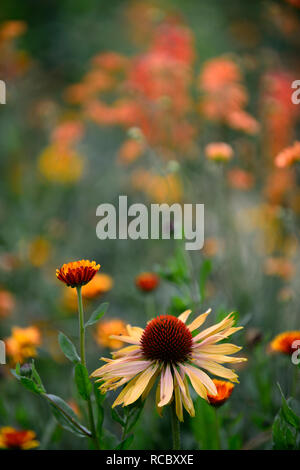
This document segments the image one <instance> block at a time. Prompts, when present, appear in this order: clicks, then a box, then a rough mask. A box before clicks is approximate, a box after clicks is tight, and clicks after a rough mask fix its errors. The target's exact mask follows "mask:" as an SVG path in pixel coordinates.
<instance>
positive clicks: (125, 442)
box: [116, 434, 134, 450]
mask: <svg viewBox="0 0 300 470" xmlns="http://www.w3.org/2000/svg"><path fill="white" fill-rule="evenodd" d="M133 439H134V435H133V434H130V436H128V437H126V439H124V440H123V441H122V442H120V444H119V445H118V446H117V447H116V450H126V449H129V447H130V446H131V444H132V442H133Z"/></svg>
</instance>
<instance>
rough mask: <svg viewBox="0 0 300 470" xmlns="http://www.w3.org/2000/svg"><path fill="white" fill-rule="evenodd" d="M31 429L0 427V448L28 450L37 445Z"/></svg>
mask: <svg viewBox="0 0 300 470" xmlns="http://www.w3.org/2000/svg"><path fill="white" fill-rule="evenodd" d="M35 437H36V434H35V432H33V431H29V430H26V431H18V430H17V429H14V428H12V427H9V426H5V427H2V428H0V449H15V450H17V449H18V450H28V449H34V448H35V447H38V446H39V442H38V441H37V440H36V439H35Z"/></svg>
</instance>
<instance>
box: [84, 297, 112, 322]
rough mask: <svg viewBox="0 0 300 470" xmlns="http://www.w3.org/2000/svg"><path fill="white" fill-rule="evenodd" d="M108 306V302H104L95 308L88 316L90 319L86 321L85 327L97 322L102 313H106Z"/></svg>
mask: <svg viewBox="0 0 300 470" xmlns="http://www.w3.org/2000/svg"><path fill="white" fill-rule="evenodd" d="M108 306H109V303H108V302H104V303H103V304H101V305H99V307H98V308H96V310H95V311H94V312H93V313H92V315H91V316H90V319H89V320H88V321H87V322H86V324H85V327H87V326H91V325H94V324H95V323H97V322H98V321H99V320H100V318H102V317H103V315H104V314H105V313H106V311H107V309H108Z"/></svg>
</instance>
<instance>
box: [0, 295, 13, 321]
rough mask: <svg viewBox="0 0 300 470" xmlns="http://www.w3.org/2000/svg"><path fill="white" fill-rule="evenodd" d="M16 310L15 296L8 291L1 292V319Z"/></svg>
mask: <svg viewBox="0 0 300 470" xmlns="http://www.w3.org/2000/svg"><path fill="white" fill-rule="evenodd" d="M14 308H15V299H14V296H13V295H12V294H11V293H10V292H9V291H7V290H4V289H1V290H0V318H4V317H8V316H9V315H11V313H12V311H13V309H14Z"/></svg>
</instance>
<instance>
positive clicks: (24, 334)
mask: <svg viewBox="0 0 300 470" xmlns="http://www.w3.org/2000/svg"><path fill="white" fill-rule="evenodd" d="M5 344H6V351H7V355H8V357H9V359H10V362H11V363H13V364H16V363H18V362H19V363H20V364H22V363H23V362H24V361H25V360H26V359H27V358H29V357H36V356H37V350H36V348H37V346H39V345H40V344H41V333H40V330H39V329H38V328H37V327H36V326H29V327H27V328H20V327H17V326H14V327H13V328H12V335H11V336H10V337H9V338H6V340H5Z"/></svg>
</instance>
